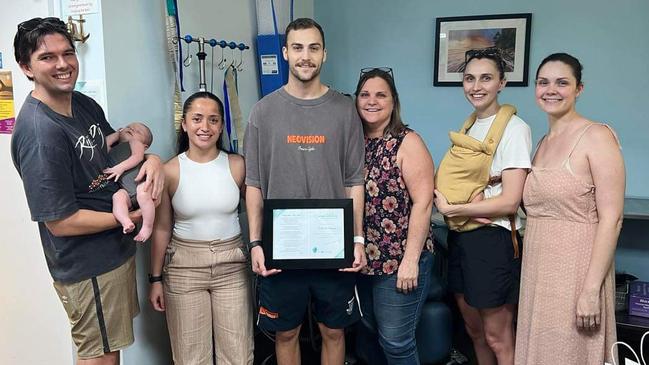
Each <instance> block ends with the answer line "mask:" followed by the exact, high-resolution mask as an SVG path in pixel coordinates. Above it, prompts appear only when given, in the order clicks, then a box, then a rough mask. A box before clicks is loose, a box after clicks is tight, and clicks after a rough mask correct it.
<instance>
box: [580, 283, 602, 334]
mask: <svg viewBox="0 0 649 365" xmlns="http://www.w3.org/2000/svg"><path fill="white" fill-rule="evenodd" d="M600 313H601V308H600V303H599V291H585V290H582V292H581V294H579V298H578V299H577V312H576V314H577V316H576V320H577V328H579V329H585V330H590V331H593V330H596V329H598V328H599V324H600V322H601V315H600Z"/></svg>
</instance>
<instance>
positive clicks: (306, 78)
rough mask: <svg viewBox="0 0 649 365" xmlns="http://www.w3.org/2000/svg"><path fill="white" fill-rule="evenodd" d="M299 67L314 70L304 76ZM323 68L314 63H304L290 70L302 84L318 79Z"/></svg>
mask: <svg viewBox="0 0 649 365" xmlns="http://www.w3.org/2000/svg"><path fill="white" fill-rule="evenodd" d="M298 66H311V67H313V68H312V69H311V73H309V74H307V75H304V74H300V69H299V68H298ZM321 67H322V65H319V66H316V65H315V64H314V63H312V62H302V63H298V64H295V65H293V66H291V67H289V69H290V72H291V74H292V75H293V76H295V78H296V79H298V80H300V81H302V82H309V81H312V80H313V79H315V78H316V77H318V75H320V68H321Z"/></svg>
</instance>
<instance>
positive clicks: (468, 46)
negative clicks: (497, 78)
mask: <svg viewBox="0 0 649 365" xmlns="http://www.w3.org/2000/svg"><path fill="white" fill-rule="evenodd" d="M531 23H532V14H531V13H524V14H499V15H480V16H462V17H445V18H437V19H436V25H435V64H434V66H433V75H434V76H433V85H434V86H461V85H462V71H464V70H463V67H464V62H465V59H466V55H467V52H468V51H470V50H477V49H483V50H486V51H494V50H495V51H497V52H498V53H499V54H500V55H501V56H502V58H503V60H504V61H505V77H506V78H507V85H508V86H527V84H528V66H529V53H530V29H531Z"/></svg>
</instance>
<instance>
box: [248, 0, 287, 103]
mask: <svg viewBox="0 0 649 365" xmlns="http://www.w3.org/2000/svg"><path fill="white" fill-rule="evenodd" d="M284 3H286V1H284ZM284 3H283V2H282V0H257V29H258V35H257V56H258V57H259V84H260V86H261V95H262V96H265V95H267V94H269V93H271V92H273V91H275V90H277V89H279V88H280V87H282V86H283V85H284V84H286V82H287V81H288V63H287V62H286V60H284V57H283V56H282V47H283V46H284V42H285V37H286V35H285V34H281V33H280V32H279V30H278V23H279V26H282V27H286V25H288V23H289V22H290V21H292V20H293V0H291V1H290V19H289V20H288V21H286V20H285V19H283V15H285V13H286V12H284V11H281V10H282V6H283V5H285V4H284ZM276 9H279V10H280V11H276Z"/></svg>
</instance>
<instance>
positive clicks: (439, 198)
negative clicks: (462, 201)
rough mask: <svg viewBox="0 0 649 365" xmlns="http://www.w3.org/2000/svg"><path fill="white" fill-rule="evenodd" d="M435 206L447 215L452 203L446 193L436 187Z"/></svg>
mask: <svg viewBox="0 0 649 365" xmlns="http://www.w3.org/2000/svg"><path fill="white" fill-rule="evenodd" d="M435 207H437V211H439V212H440V213H442V214H443V215H446V214H447V213H448V212H449V211H450V209H451V205H450V204H449V203H448V200H447V199H446V197H445V196H444V194H442V193H441V192H440V191H439V190H437V189H435Z"/></svg>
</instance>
